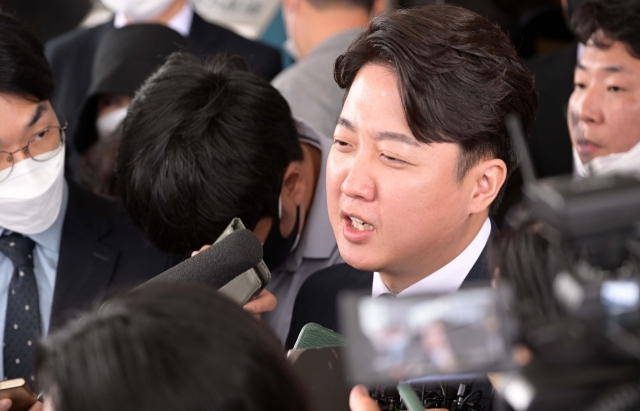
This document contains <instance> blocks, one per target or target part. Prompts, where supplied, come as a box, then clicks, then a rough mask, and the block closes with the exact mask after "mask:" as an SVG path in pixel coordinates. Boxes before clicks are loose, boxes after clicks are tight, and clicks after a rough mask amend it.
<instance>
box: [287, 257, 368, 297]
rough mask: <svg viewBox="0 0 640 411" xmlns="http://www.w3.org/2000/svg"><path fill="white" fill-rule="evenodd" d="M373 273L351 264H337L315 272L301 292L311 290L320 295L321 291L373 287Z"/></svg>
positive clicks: (329, 291) (330, 291)
mask: <svg viewBox="0 0 640 411" xmlns="http://www.w3.org/2000/svg"><path fill="white" fill-rule="evenodd" d="M372 283H373V273H372V272H371V271H361V270H358V269H356V268H353V267H351V266H350V265H349V264H346V263H342V264H335V265H332V266H329V267H326V268H323V269H322V270H319V271H316V272H315V273H313V274H312V275H311V276H310V277H309V278H308V279H307V280H306V281H305V282H304V284H303V285H302V288H301V289H300V292H301V293H302V292H303V290H309V291H310V293H312V294H315V295H318V294H319V293H321V292H323V291H324V292H328V293H332V294H334V292H335V293H337V292H338V291H340V290H345V289H363V288H367V287H371V285H372Z"/></svg>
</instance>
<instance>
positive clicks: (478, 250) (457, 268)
mask: <svg viewBox="0 0 640 411" xmlns="http://www.w3.org/2000/svg"><path fill="white" fill-rule="evenodd" d="M490 235H491V220H489V218H487V219H486V221H485V222H484V224H483V225H482V228H481V229H480V231H479V232H478V234H476V237H475V238H474V239H473V241H471V244H469V245H468V246H467V248H466V249H465V250H464V251H463V252H462V253H460V254H459V255H458V256H457V257H456V258H454V259H453V260H451V262H449V263H448V264H447V265H445V266H444V267H442V268H440V269H439V270H437V271H435V272H434V273H432V274H430V275H428V276H426V277H425V278H423V279H422V280H420V281H418V282H417V283H415V284H412V285H410V286H409V287H407V288H405V289H404V290H402V291H400V292H399V293H398V294H397V296H398V297H405V296H409V295H416V294H426V293H431V294H434V293H450V292H454V291H457V290H458V289H459V288H460V286H461V285H462V283H463V282H464V279H465V278H466V277H467V275H468V274H469V271H471V269H472V268H473V266H474V265H475V263H476V261H478V258H480V254H482V250H484V247H485V246H486V244H487V241H489V236H490ZM382 294H393V293H392V292H391V291H390V290H389V288H387V286H386V285H385V283H384V282H383V281H382V278H380V273H377V272H376V273H373V286H372V290H371V296H372V297H373V298H376V297H378V296H380V295H382Z"/></svg>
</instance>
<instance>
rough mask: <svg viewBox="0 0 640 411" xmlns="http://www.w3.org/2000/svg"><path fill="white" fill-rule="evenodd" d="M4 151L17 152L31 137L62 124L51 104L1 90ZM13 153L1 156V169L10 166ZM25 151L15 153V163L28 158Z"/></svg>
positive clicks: (0, 142) (1, 143) (0, 148)
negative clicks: (10, 156) (10, 157)
mask: <svg viewBox="0 0 640 411" xmlns="http://www.w3.org/2000/svg"><path fill="white" fill-rule="evenodd" d="M0 124H2V126H1V127H0V151H5V152H9V153H11V152H13V151H15V150H18V149H20V148H23V147H25V146H26V145H27V144H28V143H29V140H30V139H31V138H32V137H34V136H36V135H37V134H38V133H40V132H42V131H43V130H45V129H47V127H52V126H58V125H59V124H60V123H59V122H58V119H57V117H56V114H55V112H54V111H53V108H52V107H51V103H49V102H48V101H47V102H33V101H29V100H26V99H24V98H20V97H17V96H14V95H11V94H1V93H0ZM8 157H9V156H2V157H1V158H0V171H2V170H3V169H4V168H7V167H10V166H11V162H10V161H9V159H8ZM28 157H29V156H28V154H27V153H26V152H25V151H24V150H21V151H18V152H16V153H14V154H13V160H14V162H15V163H19V162H20V161H22V160H25V159H27V158H28Z"/></svg>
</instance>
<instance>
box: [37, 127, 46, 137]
mask: <svg viewBox="0 0 640 411" xmlns="http://www.w3.org/2000/svg"><path fill="white" fill-rule="evenodd" d="M48 132H49V129H48V128H45V129H44V130H42V131H40V132H38V134H36V135H35V137H37V138H44V137H45V136H46V135H47V133H48Z"/></svg>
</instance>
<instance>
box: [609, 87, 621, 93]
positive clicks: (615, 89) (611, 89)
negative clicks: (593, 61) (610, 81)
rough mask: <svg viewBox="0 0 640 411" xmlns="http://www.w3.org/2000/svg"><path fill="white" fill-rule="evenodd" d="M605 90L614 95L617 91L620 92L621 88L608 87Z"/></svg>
mask: <svg viewBox="0 0 640 411" xmlns="http://www.w3.org/2000/svg"><path fill="white" fill-rule="evenodd" d="M607 90H609V91H613V92H614V93H616V92H618V91H622V87H618V86H609V87H607Z"/></svg>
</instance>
